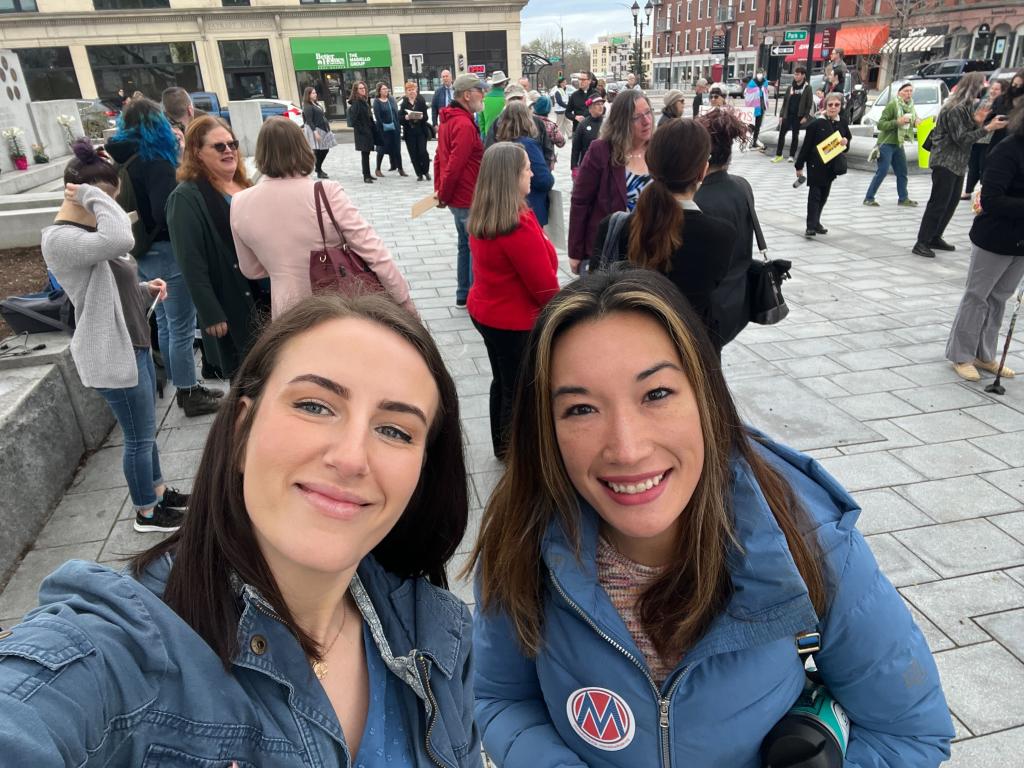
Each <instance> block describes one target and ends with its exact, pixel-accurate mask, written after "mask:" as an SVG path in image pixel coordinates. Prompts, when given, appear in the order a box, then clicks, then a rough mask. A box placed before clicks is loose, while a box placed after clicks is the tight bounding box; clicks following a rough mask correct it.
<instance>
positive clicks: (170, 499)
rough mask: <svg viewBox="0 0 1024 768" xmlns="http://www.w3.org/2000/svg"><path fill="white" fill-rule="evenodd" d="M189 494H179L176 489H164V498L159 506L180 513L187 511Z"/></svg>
mask: <svg viewBox="0 0 1024 768" xmlns="http://www.w3.org/2000/svg"><path fill="white" fill-rule="evenodd" d="M188 500H189V494H187V493H181V492H180V491H179V490H178V489H177V488H170V487H165V488H164V497H163V499H162V500H161V502H160V503H161V504H163V505H164V507H166V508H167V509H180V510H182V511H184V510H186V509H188Z"/></svg>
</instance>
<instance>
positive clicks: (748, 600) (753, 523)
mask: <svg viewBox="0 0 1024 768" xmlns="http://www.w3.org/2000/svg"><path fill="white" fill-rule="evenodd" d="M756 450H757V451H758V452H759V454H760V455H762V456H764V458H765V459H766V460H767V461H768V462H769V463H770V464H771V465H772V466H773V467H775V468H776V469H777V470H779V471H780V472H782V474H783V475H784V476H785V478H786V479H787V480H788V481H789V483H790V484H791V485H792V487H793V489H794V491H795V492H796V494H797V496H798V498H799V499H800V500H801V502H802V504H803V505H804V507H805V508H806V509H807V510H808V511H809V513H810V517H811V518H812V520H813V525H814V526H815V527H816V531H815V533H816V534H817V536H818V540H819V541H820V542H821V547H822V549H823V551H824V553H825V563H824V565H825V566H826V568H827V572H828V574H829V580H830V582H831V584H830V589H831V598H830V607H829V611H828V613H827V615H826V616H824V617H823V619H822V621H821V623H820V625H818V622H817V618H816V616H815V613H814V609H813V607H812V605H811V602H810V600H809V599H808V596H807V589H806V586H805V585H804V582H803V580H802V579H801V578H800V575H799V573H798V572H797V569H796V566H795V564H794V562H793V558H792V556H791V555H790V552H789V548H788V547H787V546H786V540H785V537H784V536H783V534H782V531H781V530H780V529H779V527H778V525H777V523H776V522H775V519H774V517H773V515H772V514H771V511H770V510H769V508H768V506H767V503H766V502H765V499H764V496H763V495H762V493H761V491H760V489H759V488H758V486H757V485H756V483H755V481H754V479H753V476H752V473H751V470H750V468H749V466H748V465H747V464H746V462H743V461H741V460H736V461H735V462H734V465H733V469H732V472H733V508H734V514H735V525H736V534H737V536H738V538H739V541H740V542H741V543H742V545H743V548H744V555H743V556H742V557H736V558H734V559H733V561H732V562H731V564H730V570H731V574H732V580H733V586H734V590H735V591H734V594H733V596H732V598H731V602H730V603H729V605H728V608H727V609H726V610H725V612H723V613H722V614H721V615H720V616H719V617H718V618H717V619H716V620H715V621H714V622H713V623H712V625H711V628H710V629H709V630H708V632H707V634H706V635H705V636H704V637H703V638H702V639H701V640H700V641H699V642H698V643H697V644H696V645H695V646H694V647H693V648H691V649H690V650H689V651H688V652H687V653H686V654H685V656H684V657H683V659H682V661H681V662H680V664H679V666H678V667H677V668H676V669H675V671H674V672H673V673H672V674H671V675H670V676H669V677H668V679H667V680H665V682H664V684H663V685H662V686H661V689H660V690H658V689H657V688H656V687H655V684H654V683H653V681H652V679H651V677H650V674H649V672H648V671H647V666H646V664H645V662H644V661H643V658H644V657H643V655H642V654H641V653H640V651H639V649H638V648H637V646H636V643H635V642H634V641H633V639H632V636H631V635H630V633H629V631H628V630H627V629H626V626H625V624H624V623H623V621H622V619H621V618H620V617H619V614H618V613H617V612H616V611H615V609H614V607H613V606H612V604H611V601H610V600H609V598H608V596H607V594H606V593H605V591H604V590H603V589H602V588H601V587H600V585H599V584H598V581H597V572H596V567H595V564H594V554H595V551H596V546H597V515H596V513H595V512H594V511H593V510H592V509H591V508H589V507H586V506H584V515H583V525H582V541H581V554H582V564H581V563H580V561H578V560H577V559H576V557H575V555H574V550H573V546H572V544H571V543H570V542H569V541H567V540H566V538H565V537H564V535H563V534H562V532H561V530H560V527H558V526H555V527H554V528H552V529H551V530H550V531H549V532H548V535H547V537H546V540H545V542H544V551H543V560H544V565H545V569H546V572H547V577H546V579H545V582H544V588H543V589H544V594H543V596H544V604H545V609H544V637H545V641H546V642H545V645H544V647H543V648H542V650H541V652H540V654H539V655H538V656H537V658H536V659H529V658H526V657H524V656H523V655H522V653H521V651H520V649H519V646H518V645H517V643H516V640H515V634H514V632H513V630H512V627H511V625H510V623H509V621H508V618H507V616H505V615H503V614H500V613H498V612H495V611H490V612H486V613H484V612H482V611H480V610H478V611H477V615H476V618H475V626H474V637H475V643H474V654H475V657H476V696H477V706H476V717H477V724H478V725H479V727H480V729H481V731H482V733H483V741H484V748H485V749H486V751H487V753H488V755H489V756H490V757H491V758H492V759H493V760H494V761H495V762H496V763H497V764H498V765H499V766H504V768H546V767H547V766H589V767H590V768H605V767H610V766H629V767H630V768H633V767H634V766H645V767H646V766H657V765H661V766H662V767H663V768H667V766H677V768H704V767H706V768H755V767H756V766H760V764H761V763H760V759H759V757H758V749H759V747H760V745H761V742H762V740H763V739H764V737H765V735H766V734H767V733H768V731H769V730H770V729H771V728H772V726H773V725H774V724H775V723H776V722H777V721H778V720H779V719H780V718H781V717H782V716H783V715H784V714H785V713H786V711H787V710H788V709H789V708H790V706H792V704H793V703H794V701H795V700H796V698H797V696H798V694H799V693H800V691H801V688H802V687H803V683H804V671H803V665H802V663H801V660H800V658H799V657H798V654H797V653H796V648H795V644H794V637H795V635H796V634H798V633H800V632H801V631H804V630H808V629H814V627H815V626H816V625H818V627H819V630H820V632H821V642H822V649H821V651H820V652H818V653H816V654H815V660H816V662H817V664H818V668H819V669H820V670H821V673H822V675H823V677H824V679H825V682H826V684H827V685H828V688H829V689H830V690H831V692H832V693H833V695H834V696H835V697H836V698H837V699H838V700H839V702H840V703H841V704H842V705H843V706H844V707H845V708H846V711H847V713H848V714H849V716H850V719H851V721H852V728H851V733H850V745H849V750H848V752H847V756H846V757H847V759H846V766H847V767H848V768H854V767H856V768H867V767H868V766H876V767H878V768H881V767H882V766H888V767H889V768H897V767H898V768H917V767H919V766H921V767H923V766H936V765H938V764H939V763H940V762H941V761H942V760H944V759H946V758H948V756H949V742H950V740H951V738H952V737H953V727H952V722H951V720H950V716H949V710H948V709H947V706H946V701H945V698H944V696H943V694H942V689H941V687H940V684H939V676H938V671H937V670H936V668H935V663H934V662H933V660H932V656H931V653H930V652H929V650H928V646H927V644H926V643H925V640H924V637H923V636H922V634H921V632H920V630H919V629H918V628H917V626H916V625H915V624H914V621H913V619H912V618H911V616H910V612H909V611H908V610H907V607H906V606H905V605H904V604H903V602H902V600H901V599H900V597H899V595H898V594H897V592H896V590H895V589H894V588H893V587H892V585H891V584H890V583H889V581H888V579H886V578H885V576H884V575H882V573H881V571H880V570H879V568H878V565H877V564H876V563H875V559H874V557H873V556H872V554H871V551H870V549H869V548H868V545H867V543H866V542H865V541H864V539H863V537H862V536H861V535H860V534H859V533H858V532H857V531H856V529H855V528H854V523H855V522H856V519H857V516H858V514H859V510H858V509H857V507H856V505H855V503H854V501H853V499H851V498H850V496H849V495H848V494H847V493H846V492H845V491H844V490H843V489H842V488H841V487H840V486H839V484H838V483H836V481H835V480H834V479H833V478H831V477H830V476H829V475H828V474H827V473H826V472H825V471H824V470H823V469H821V467H820V466H819V465H818V464H817V463H816V462H814V461H812V460H811V459H809V458H807V457H806V456H803V455H801V454H799V453H796V452H795V451H792V450H790V449H788V448H785V447H783V446H780V445H775V444H772V443H767V444H766V445H765V446H758V447H756ZM808 533H809V532H808ZM577 724H578V725H577ZM659 761H660V762H659Z"/></svg>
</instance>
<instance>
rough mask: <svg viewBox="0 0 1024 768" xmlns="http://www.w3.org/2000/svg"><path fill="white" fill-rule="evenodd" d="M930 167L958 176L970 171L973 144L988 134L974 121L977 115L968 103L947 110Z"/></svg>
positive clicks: (936, 133)
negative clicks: (935, 166)
mask: <svg viewBox="0 0 1024 768" xmlns="http://www.w3.org/2000/svg"><path fill="white" fill-rule="evenodd" d="M933 133H934V135H933V136H932V144H933V147H932V153H931V157H930V158H929V159H928V164H929V165H938V166H941V167H942V168H945V169H946V170H949V171H952V172H953V173H955V174H956V175H957V176H963V175H964V174H965V173H966V172H967V163H968V162H969V161H970V159H971V145H972V144H974V142H976V141H977V140H978V139H980V138H981V137H982V136H984V135H985V134H986V133H987V131H986V130H985V129H984V128H979V127H978V125H977V123H975V122H974V113H973V112H972V111H971V108H970V107H969V106H967V105H966V104H961V105H960V106H957V107H952V108H949V109H943V110H942V111H941V112H939V118H938V120H937V121H936V124H935V130H934V132H933Z"/></svg>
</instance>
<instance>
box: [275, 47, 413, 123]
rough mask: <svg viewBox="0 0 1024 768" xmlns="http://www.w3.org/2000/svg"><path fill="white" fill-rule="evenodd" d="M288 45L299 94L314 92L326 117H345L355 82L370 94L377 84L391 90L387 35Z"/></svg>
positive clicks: (389, 48)
mask: <svg viewBox="0 0 1024 768" xmlns="http://www.w3.org/2000/svg"><path fill="white" fill-rule="evenodd" d="M289 43H290V45H291V49H292V61H293V62H294V63H295V79H296V83H297V84H298V86H299V93H300V94H301V93H302V91H303V89H305V88H306V87H307V86H312V87H313V88H316V90H317V94H318V96H319V97H320V102H321V104H323V105H324V108H325V109H326V110H327V114H328V116H329V117H332V118H342V117H344V116H345V114H346V112H347V111H348V95H349V92H350V91H351V90H352V85H353V83H355V82H357V81H359V80H363V81H365V82H366V85H367V89H368V90H369V91H370V92H371V93H372V91H373V89H374V86H376V84H377V83H380V82H382V83H386V84H387V85H388V87H389V88H392V90H394V88H393V84H392V82H391V46H390V44H389V42H388V36H387V35H351V36H348V37H309V38H293V39H292V40H290V41H289Z"/></svg>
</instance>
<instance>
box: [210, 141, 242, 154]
mask: <svg viewBox="0 0 1024 768" xmlns="http://www.w3.org/2000/svg"><path fill="white" fill-rule="evenodd" d="M206 146H208V147H212V148H213V149H215V150H217V151H218V152H220V153H221V154H222V155H223V154H224V153H225V152H227V151H228V150H229V149H230V150H231V151H232V152H234V151H235V150H236V149H238V140H237V139H236V140H235V141H228V142H223V141H218V142H217V143H216V144H207V145H206Z"/></svg>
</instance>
